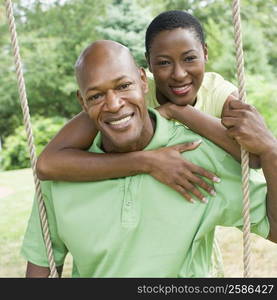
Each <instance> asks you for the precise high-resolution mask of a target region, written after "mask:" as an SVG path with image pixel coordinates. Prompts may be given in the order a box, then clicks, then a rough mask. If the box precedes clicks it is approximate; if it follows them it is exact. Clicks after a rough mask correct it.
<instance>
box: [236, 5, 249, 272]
mask: <svg viewBox="0 0 277 300" xmlns="http://www.w3.org/2000/svg"><path fill="white" fill-rule="evenodd" d="M232 13H233V23H234V32H235V45H236V60H237V76H238V84H239V99H240V100H241V101H243V102H246V92H245V77H244V59H243V49H242V34H241V20H240V0H233V7H232ZM241 166H242V189H243V210H242V213H243V262H244V277H250V274H251V269H250V264H251V261H250V260H251V240H250V200H249V154H248V152H247V151H246V150H245V149H243V148H241Z"/></svg>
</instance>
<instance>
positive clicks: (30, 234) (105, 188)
mask: <svg viewBox="0 0 277 300" xmlns="http://www.w3.org/2000/svg"><path fill="white" fill-rule="evenodd" d="M76 78H77V82H78V85H79V91H78V98H79V101H80V103H81V105H82V106H83V108H84V110H85V111H86V112H87V113H88V115H89V116H90V118H91V121H92V122H93V123H94V124H95V126H96V127H97V129H98V130H99V134H98V135H97V137H96V138H95V140H94V143H93V145H92V146H91V148H90V149H89V151H91V152H95V153H111V152H113V153H120V152H130V151H138V150H145V151H151V150H152V149H157V148H160V147H165V146H173V145H176V144H179V143H184V142H188V141H194V140H198V139H199V138H200V136H198V135H197V134H195V133H193V132H192V131H190V130H188V129H187V128H185V127H184V126H182V125H179V124H176V123H175V122H171V121H168V120H166V119H164V118H162V117H161V116H160V115H159V114H158V113H157V112H156V111H155V110H153V109H147V107H146V104H145V101H144V96H145V93H146V92H147V80H146V76H145V72H144V70H143V69H140V68H138V67H137V66H136V64H135V62H134V60H133V57H132V56H131V54H130V52H129V50H128V49H127V48H126V47H124V46H122V45H120V44H118V43H116V42H112V41H97V42H95V43H93V44H91V45H90V46H89V47H87V48H86V49H85V50H84V51H83V52H82V54H81V55H80V57H79V59H78V60H77V63H76ZM234 105H235V107H234V111H233V112H232V115H231V116H230V117H227V118H225V120H224V121H225V122H226V123H228V124H229V125H230V124H233V125H234V123H236V122H237V123H238V122H241V121H242V119H243V120H244V123H243V124H244V126H245V124H250V125H249V126H246V128H248V127H249V128H252V129H253V130H252V131H251V132H252V133H253V132H255V134H257V136H256V138H255V143H253V137H252V138H249V137H250V132H248V133H247V134H246V136H245V135H244V136H242V137H241V143H242V144H243V146H244V147H245V148H246V149H247V150H248V151H250V152H253V153H256V154H258V155H260V159H261V164H262V168H263V171H264V174H265V177H266V180H265V179H264V177H263V176H261V175H260V174H258V173H257V172H255V171H253V170H252V171H251V174H250V197H251V208H250V210H251V230H252V232H255V233H256V234H259V235H260V236H262V237H264V238H268V239H270V240H272V241H274V242H276V241H277V230H276V219H277V216H276V213H277V209H276V208H277V205H276V203H277V201H276V199H277V188H276V184H274V183H275V182H276V180H277V175H276V172H275V170H276V167H277V146H276V144H277V143H276V140H275V139H272V137H271V136H270V134H267V131H266V129H265V127H264V124H263V122H262V120H261V119H259V116H258V115H257V112H256V111H254V110H251V109H250V107H248V106H245V105H244V104H242V103H238V104H234ZM242 109H244V110H246V111H247V110H248V111H247V113H244V114H243V115H242V114H241V110H242ZM236 119H238V120H237V121H236ZM234 128H235V127H234ZM237 134H238V133H237ZM244 134H245V133H244ZM261 136H262V138H261ZM202 139H203V138H202ZM269 149H270V150H269ZM182 155H183V156H184V157H186V158H188V159H189V160H190V161H191V162H193V163H195V164H198V165H200V166H202V167H204V168H207V169H209V170H211V171H212V172H216V174H218V175H219V177H220V178H221V182H220V183H219V184H218V186H217V195H216V197H213V198H211V197H210V196H209V195H206V197H207V199H208V203H207V204H204V203H201V202H198V203H196V204H194V205H192V204H191V203H189V202H186V201H184V200H183V197H182V195H181V194H180V193H177V192H176V191H174V190H172V189H170V188H169V187H168V186H165V185H163V184H161V183H160V182H158V181H156V180H155V179H154V178H153V177H151V176H149V175H147V174H140V175H136V176H130V177H123V178H118V179H111V180H103V181H97V182H82V183H81V182H75V183H72V182H54V181H47V182H43V183H42V190H43V195H44V200H45V205H46V209H47V216H48V222H49V227H50V232H51V240H52V244H53V251H54V256H55V261H56V264H57V266H58V271H59V274H61V272H62V266H63V264H64V260H65V257H66V255H67V253H68V252H70V253H71V255H72V257H73V272H72V276H73V277H206V276H210V272H211V267H212V264H211V253H212V245H213V239H214V230H215V227H216V226H217V225H221V226H236V227H237V228H241V227H242V224H243V220H242V214H241V211H242V207H241V206H242V201H241V199H242V195H241V192H240V191H241V175H240V174H241V169H240V165H239V164H238V163H237V162H236V161H235V160H234V159H233V158H232V157H231V156H230V155H228V154H227V153H226V152H224V151H223V150H222V149H221V148H219V147H217V146H215V145H214V144H213V143H211V142H210V141H208V140H206V139H203V142H202V144H201V146H200V147H198V148H197V149H196V150H195V151H193V152H185V153H183V154H182ZM234 190H235V191H236V193H233V192H232V191H234ZM228 191H230V192H228ZM266 199H267V200H268V201H267V202H266ZM266 212H267V213H266ZM22 254H23V256H24V257H25V259H26V260H27V261H28V265H27V272H26V276H27V277H47V276H48V275H49V268H48V261H47V255H46V251H45V246H44V242H43V238H42V232H41V227H40V221H39V215H38V208H37V202H36V201H34V206H33V210H32V214H31V217H30V220H29V224H28V228H27V231H26V234H25V237H24V242H23V246H22Z"/></svg>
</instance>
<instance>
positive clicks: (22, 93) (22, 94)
mask: <svg viewBox="0 0 277 300" xmlns="http://www.w3.org/2000/svg"><path fill="white" fill-rule="evenodd" d="M5 5H6V14H7V19H8V25H9V31H10V34H11V44H12V49H13V54H14V61H15V67H16V76H17V83H18V91H19V98H20V104H21V108H22V112H23V122H24V126H25V130H26V133H27V141H28V147H29V154H30V157H31V165H32V170H33V176H34V181H35V189H36V195H37V199H38V206H39V216H40V221H41V226H42V232H43V238H44V242H45V246H46V252H47V257H48V262H49V266H50V275H49V277H51V278H54V277H58V273H57V270H56V265H55V261H54V255H53V249H52V245H51V240H50V233H49V228H48V222H47V217H46V209H45V205H44V202H43V197H42V192H41V186H40V181H39V179H38V178H37V175H36V172H35V166H36V151H35V146H34V139H33V133H32V127H31V121H30V113H29V108H28V100H27V95H26V89H25V82H24V77H23V71H22V64H21V57H20V53H19V45H18V41H17V33H16V26H15V21H14V14H13V7H12V1H11V0H5Z"/></svg>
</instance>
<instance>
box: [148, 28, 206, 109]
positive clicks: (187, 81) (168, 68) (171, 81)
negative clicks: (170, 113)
mask: <svg viewBox="0 0 277 300" xmlns="http://www.w3.org/2000/svg"><path fill="white" fill-rule="evenodd" d="M206 59H207V48H206V47H204V48H203V46H202V44H201V42H200V41H199V39H198V38H197V37H196V35H195V33H194V32H193V31H192V30H190V29H184V28H177V29H173V30H165V31H162V32H160V33H159V34H158V35H157V36H155V37H154V39H153V41H152V44H151V48H150V51H149V58H148V62H149V66H150V70H151V72H152V73H153V75H154V78H155V83H156V89H157V92H158V93H157V96H158V101H159V103H164V102H166V101H171V102H173V103H175V104H177V105H186V104H194V102H195V100H196V97H197V92H198V90H199V88H200V85H201V83H202V80H203V76H204V72H205V62H206Z"/></svg>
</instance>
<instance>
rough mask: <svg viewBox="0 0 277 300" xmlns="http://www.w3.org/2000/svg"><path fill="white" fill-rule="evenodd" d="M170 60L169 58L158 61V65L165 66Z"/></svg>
mask: <svg viewBox="0 0 277 300" xmlns="http://www.w3.org/2000/svg"><path fill="white" fill-rule="evenodd" d="M169 63H170V62H169V61H168V60H161V61H159V62H158V65H160V66H165V65H168V64H169Z"/></svg>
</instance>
